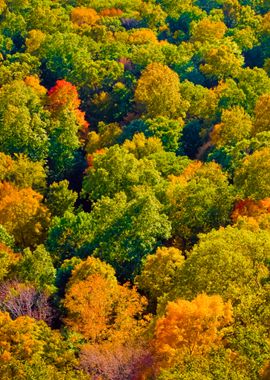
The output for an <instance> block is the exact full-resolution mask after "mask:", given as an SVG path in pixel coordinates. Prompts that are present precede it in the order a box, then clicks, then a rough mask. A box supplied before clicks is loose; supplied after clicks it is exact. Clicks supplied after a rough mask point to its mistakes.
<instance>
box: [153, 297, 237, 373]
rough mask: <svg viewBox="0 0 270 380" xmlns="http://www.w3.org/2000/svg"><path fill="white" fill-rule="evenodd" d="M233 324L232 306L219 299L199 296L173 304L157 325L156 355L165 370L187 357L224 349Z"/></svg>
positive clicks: (170, 304) (170, 303) (171, 303)
mask: <svg viewBox="0 0 270 380" xmlns="http://www.w3.org/2000/svg"><path fill="white" fill-rule="evenodd" d="M232 321H233V318H232V306H231V303H230V302H227V303H224V302H223V300H222V298H221V297H220V296H218V295H214V296H208V295H206V294H199V295H198V296H197V297H196V298H195V299H194V300H193V301H191V302H190V301H187V300H183V299H178V300H176V301H175V302H169V303H168V305H167V307H166V314H165V316H163V317H161V318H160V319H159V320H158V321H157V324H156V330H155V342H154V344H155V349H156V352H157V354H158V355H160V359H161V361H162V362H163V365H164V366H169V365H170V364H171V363H172V362H173V361H174V360H175V359H177V360H179V359H180V358H181V357H182V358H183V357H184V356H185V355H186V354H188V355H203V354H205V353H207V352H209V351H210V350H211V349H212V348H215V347H218V346H219V345H220V342H221V339H222V335H223V334H222V328H223V327H225V326H226V325H228V324H230V323H231V322H232ZM166 363H167V364H166Z"/></svg>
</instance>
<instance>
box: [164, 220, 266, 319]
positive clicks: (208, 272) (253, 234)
mask: <svg viewBox="0 0 270 380" xmlns="http://www.w3.org/2000/svg"><path fill="white" fill-rule="evenodd" d="M269 247H270V235H269V232H268V231H263V230H258V229H257V230H255V231H251V230H250V229H248V228H247V229H246V228H237V227H231V226H228V227H226V228H220V229H219V230H217V231H215V230H213V231H211V232H209V233H208V234H204V235H200V240H199V242H198V244H197V245H195V246H194V248H193V250H192V252H191V253H190V255H189V257H188V259H187V260H186V261H185V263H184V265H183V266H182V267H181V268H180V269H179V270H178V274H176V276H175V278H176V281H175V285H174V287H172V291H171V294H170V296H169V298H168V299H170V300H173V299H176V298H178V297H181V298H185V299H192V298H194V297H195V296H196V295H197V294H200V293H202V292H205V293H207V294H209V295H210V294H219V295H220V296H222V297H223V299H224V300H229V299H230V300H231V301H232V304H233V306H237V307H238V308H239V309H235V314H236V315H238V316H239V317H240V319H241V320H242V321H243V320H244V321H246V322H247V315H246V313H248V311H247V310H248V308H247V309H246V311H244V308H245V307H247V304H249V302H250V298H249V296H250V295H252V294H253V296H254V297H257V298H258V299H260V296H259V294H260V291H261V290H262V283H261V282H260V280H261V279H263V278H267V277H268V275H269V274H268V272H269V270H268V268H267V260H268V257H269ZM261 301H262V300H261V299H260V301H259V302H261ZM262 302H265V301H262ZM243 305H244V306H243ZM245 305H246V306H245ZM249 307H250V305H249ZM238 310H239V311H238ZM252 310H253V309H252ZM238 312H239V314H238ZM252 312H253V318H255V315H256V313H257V312H255V310H253V311H252ZM249 317H250V316H249Z"/></svg>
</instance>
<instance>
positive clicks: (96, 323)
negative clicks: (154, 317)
mask: <svg viewBox="0 0 270 380" xmlns="http://www.w3.org/2000/svg"><path fill="white" fill-rule="evenodd" d="M79 265H80V264H79ZM74 275H75V276H76V275H77V273H76V272H75V273H74ZM71 283H72V278H71ZM145 304H146V300H145V298H143V297H140V295H139V294H138V293H137V291H136V289H135V288H133V289H130V288H129V287H128V286H121V285H118V284H117V282H116V281H115V279H110V278H105V277H103V276H102V275H100V274H92V275H89V276H88V277H87V278H86V279H85V280H81V281H76V282H75V283H73V284H72V285H71V286H69V284H68V289H67V292H66V297H65V300H64V307H65V308H66V310H67V317H66V318H65V322H66V324H67V326H69V327H70V328H71V329H72V330H74V331H76V332H79V333H81V334H82V335H84V336H85V337H86V338H87V339H89V340H90V341H91V343H98V342H101V341H108V340H109V341H115V342H117V343H118V344H121V343H122V342H125V341H126V340H127V339H128V338H130V337H131V336H132V335H134V334H136V332H137V331H138V330H140V326H142V325H143V324H144V322H143V319H142V311H143V308H144V306H145Z"/></svg>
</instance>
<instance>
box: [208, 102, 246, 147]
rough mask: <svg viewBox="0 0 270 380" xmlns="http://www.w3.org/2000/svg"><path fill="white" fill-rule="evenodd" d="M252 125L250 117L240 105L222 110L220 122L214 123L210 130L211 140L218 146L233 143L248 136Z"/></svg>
mask: <svg viewBox="0 0 270 380" xmlns="http://www.w3.org/2000/svg"><path fill="white" fill-rule="evenodd" d="M252 127H253V126H252V120H251V117H250V116H249V115H248V114H247V113H246V112H245V111H244V109H243V108H242V107H233V108H231V109H226V110H223V111H222V115H221V123H219V124H216V125H215V126H214V129H213V131H212V132H211V142H212V143H213V144H214V145H216V146H217V147H219V148H220V147H222V146H226V145H235V144H236V143H237V142H238V141H241V140H244V139H245V138H248V137H249V136H250V133H251V131H252Z"/></svg>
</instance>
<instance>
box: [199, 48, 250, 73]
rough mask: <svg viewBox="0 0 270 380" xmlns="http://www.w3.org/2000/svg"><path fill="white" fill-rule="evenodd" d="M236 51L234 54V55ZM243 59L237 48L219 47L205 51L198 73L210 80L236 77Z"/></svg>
mask: <svg viewBox="0 0 270 380" xmlns="http://www.w3.org/2000/svg"><path fill="white" fill-rule="evenodd" d="M235 51H236V53H235ZM243 63H244V59H243V57H242V55H241V54H240V51H239V49H238V47H237V46H233V45H232V43H231V45H220V46H218V47H213V48H212V49H209V50H206V51H205V53H204V56H203V63H202V64H201V65H200V71H201V72H202V73H203V74H204V75H205V76H206V77H208V78H210V79H212V80H221V79H225V78H228V77H233V78H234V77H237V76H238V74H239V72H240V69H241V67H242V66H243Z"/></svg>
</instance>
